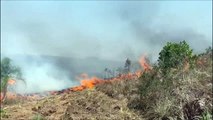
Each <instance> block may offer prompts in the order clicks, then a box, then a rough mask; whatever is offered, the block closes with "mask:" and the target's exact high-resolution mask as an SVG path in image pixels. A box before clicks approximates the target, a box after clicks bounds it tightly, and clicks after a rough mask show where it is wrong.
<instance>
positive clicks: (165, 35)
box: [1, 1, 211, 93]
mask: <svg viewBox="0 0 213 120" xmlns="http://www.w3.org/2000/svg"><path fill="white" fill-rule="evenodd" d="M34 3H36V4H34ZM38 3H39V2H14V3H13V2H10V3H9V2H8V3H7V2H3V3H2V4H4V5H5V6H4V5H3V6H2V23H3V24H2V31H1V33H2V36H1V37H2V39H1V40H2V51H1V53H2V54H3V55H4V56H8V57H11V58H12V59H13V61H15V62H16V64H17V65H19V66H21V68H22V70H23V75H24V78H25V80H26V83H27V86H26V87H23V84H22V86H21V85H19V86H18V85H17V91H19V92H21V93H23V92H39V91H46V90H58V89H62V88H66V87H70V86H74V85H76V84H78V83H79V81H76V80H75V76H77V75H78V74H80V73H81V72H88V73H91V74H92V75H97V73H98V71H101V70H104V68H106V67H108V66H110V67H112V66H116V67H117V66H120V65H122V63H121V62H120V61H124V60H125V59H126V58H129V59H131V60H135V61H137V60H138V59H139V57H140V56H141V55H142V54H147V55H148V56H149V57H150V58H151V61H156V60H157V58H158V53H159V52H160V50H161V49H162V47H163V46H164V45H165V44H166V43H167V42H179V41H182V40H186V41H187V42H188V43H189V45H190V46H191V47H192V48H193V49H194V51H195V52H196V53H198V52H201V51H203V50H204V49H205V48H207V47H208V46H209V45H211V38H210V36H206V34H203V33H201V32H199V30H197V29H195V28H192V27H188V26H186V25H185V24H188V23H182V22H180V23H178V22H179V21H178V20H177V21H176V22H177V23H178V24H175V25H173V24H169V23H166V21H164V20H161V17H159V16H161V14H162V9H163V8H162V4H161V2H157V1H154V2H148V1H134V2H130V1H125V2H81V3H78V2H73V3H70V2H68V1H66V2H65V4H66V5H64V4H62V3H61V2H56V1H55V2H51V3H48V2H41V3H40V4H38ZM56 3H59V4H56ZM22 5H25V6H22ZM174 14H175V13H174ZM183 17H184V16H183ZM165 19H166V18H165ZM180 19H181V18H180ZM173 23H175V22H173ZM177 26H178V27H177ZM2 54H1V55H2ZM27 55H30V56H38V57H35V58H34V57H26V58H24V59H23V57H24V56H27ZM42 56H49V57H45V59H44V57H42ZM50 56H52V57H50ZM53 56H54V57H53ZM118 61H119V62H118ZM20 84H21V83H20Z"/></svg>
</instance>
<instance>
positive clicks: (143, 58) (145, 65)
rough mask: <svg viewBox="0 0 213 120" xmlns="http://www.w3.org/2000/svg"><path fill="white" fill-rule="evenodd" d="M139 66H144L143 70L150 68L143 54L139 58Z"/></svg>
mask: <svg viewBox="0 0 213 120" xmlns="http://www.w3.org/2000/svg"><path fill="white" fill-rule="evenodd" d="M139 63H140V65H141V67H143V68H144V71H147V70H151V69H152V68H151V66H150V65H149V64H148V63H147V61H146V58H145V56H142V57H141V58H140V60H139Z"/></svg>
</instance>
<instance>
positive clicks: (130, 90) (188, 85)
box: [1, 53, 213, 120]
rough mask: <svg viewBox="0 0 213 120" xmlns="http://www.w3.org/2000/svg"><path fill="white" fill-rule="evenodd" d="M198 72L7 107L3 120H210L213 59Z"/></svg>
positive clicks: (156, 74)
mask: <svg viewBox="0 0 213 120" xmlns="http://www.w3.org/2000/svg"><path fill="white" fill-rule="evenodd" d="M198 60H199V62H198V63H197V64H196V66H195V67H194V68H193V69H188V70H182V69H174V70H172V71H171V72H170V73H168V75H167V76H168V77H164V76H163V75H162V73H161V72H160V71H159V70H158V69H153V70H151V71H149V72H147V73H144V74H143V75H142V76H141V77H140V78H139V79H134V80H128V79H127V80H121V81H114V82H109V83H108V82H107V83H104V84H98V85H97V86H96V87H95V88H94V89H88V90H84V91H78V92H70V93H65V94H60V95H54V96H49V97H46V98H44V99H42V100H38V101H28V102H20V103H17V102H16V104H10V105H5V106H4V108H3V111H4V112H1V113H3V114H1V119H2V120H4V119H5V120H14V119H22V120H25V119H33V120H42V119H43V120H53V119H61V120H139V119H145V120H153V119H156V120H159V119H162V120H196V119H201V120H210V119H212V118H211V115H212V111H213V110H212V82H213V81H212V53H208V54H202V55H200V56H199V59H198Z"/></svg>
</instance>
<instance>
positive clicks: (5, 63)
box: [1, 57, 23, 99]
mask: <svg viewBox="0 0 213 120" xmlns="http://www.w3.org/2000/svg"><path fill="white" fill-rule="evenodd" d="M10 78H15V79H16V80H23V79H22V73H21V69H20V68H19V67H17V66H15V65H14V64H13V63H12V60H11V59H10V58H7V57H6V58H3V59H2V60H1V93H3V96H2V99H4V97H5V95H6V92H7V86H8V84H7V83H8V80H9V79H10Z"/></svg>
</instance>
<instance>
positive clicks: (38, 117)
mask: <svg viewBox="0 0 213 120" xmlns="http://www.w3.org/2000/svg"><path fill="white" fill-rule="evenodd" d="M33 120H45V119H44V117H43V116H41V115H40V114H36V115H35V116H33Z"/></svg>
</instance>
